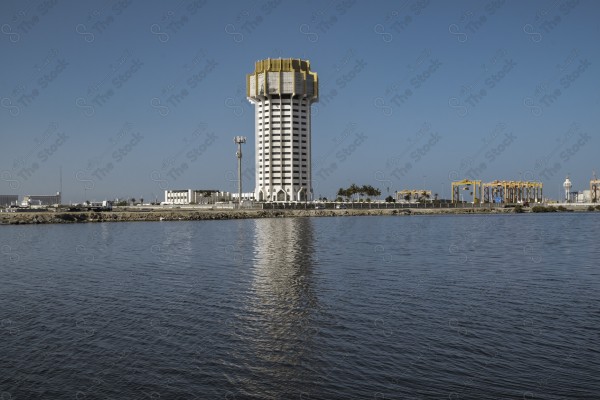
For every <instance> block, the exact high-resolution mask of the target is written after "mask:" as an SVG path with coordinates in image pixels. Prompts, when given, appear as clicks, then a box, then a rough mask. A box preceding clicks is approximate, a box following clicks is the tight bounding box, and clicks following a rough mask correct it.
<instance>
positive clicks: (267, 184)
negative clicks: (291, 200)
mask: <svg viewBox="0 0 600 400" xmlns="http://www.w3.org/2000/svg"><path fill="white" fill-rule="evenodd" d="M275 183H280V182H279V181H278V182H275V181H273V182H272V184H271V185H270V184H269V183H265V186H272V185H273V184H275ZM281 183H283V184H285V183H288V182H281ZM288 184H289V183H288ZM292 185H295V186H299V185H300V181H294V182H293V183H292ZM258 186H261V187H262V186H263V184H262V183H259V184H258ZM302 186H308V184H307V183H306V181H302Z"/></svg>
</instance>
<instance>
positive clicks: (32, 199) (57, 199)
mask: <svg viewBox="0 0 600 400" xmlns="http://www.w3.org/2000/svg"><path fill="white" fill-rule="evenodd" d="M23 204H32V205H41V206H52V205H55V204H61V194H60V192H56V195H41V196H31V195H30V196H24V197H23Z"/></svg>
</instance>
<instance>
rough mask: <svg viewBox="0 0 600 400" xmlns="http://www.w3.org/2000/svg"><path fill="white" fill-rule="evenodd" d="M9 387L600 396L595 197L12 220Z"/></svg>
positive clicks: (299, 395)
mask: <svg viewBox="0 0 600 400" xmlns="http://www.w3.org/2000/svg"><path fill="white" fill-rule="evenodd" d="M0 399H1V400H17V399H18V400H20V399H75V400H84V399H85V400H89V399H139V400H142V399H161V400H162V399H452V400H458V399H600V213H553V214H514V215H513V214H506V215H447V216H446V215H431V216H374V217H366V216H358V217H351V216H348V217H318V218H306V217H304V218H265V219H247V220H222V221H193V222H184V221H177V222H129V223H84V224H61V225H28V226H2V227H0Z"/></svg>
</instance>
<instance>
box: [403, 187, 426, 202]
mask: <svg viewBox="0 0 600 400" xmlns="http://www.w3.org/2000/svg"><path fill="white" fill-rule="evenodd" d="M423 199H426V200H430V199H431V190H423V189H405V190H400V191H398V192H396V201H406V200H408V201H413V200H416V201H420V200H423Z"/></svg>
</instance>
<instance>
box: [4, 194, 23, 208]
mask: <svg viewBox="0 0 600 400" xmlns="http://www.w3.org/2000/svg"><path fill="white" fill-rule="evenodd" d="M18 203H19V195H18V194H0V207H8V206H10V205H13V204H18Z"/></svg>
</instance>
